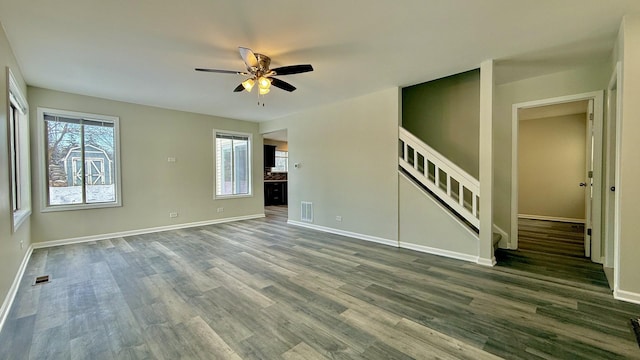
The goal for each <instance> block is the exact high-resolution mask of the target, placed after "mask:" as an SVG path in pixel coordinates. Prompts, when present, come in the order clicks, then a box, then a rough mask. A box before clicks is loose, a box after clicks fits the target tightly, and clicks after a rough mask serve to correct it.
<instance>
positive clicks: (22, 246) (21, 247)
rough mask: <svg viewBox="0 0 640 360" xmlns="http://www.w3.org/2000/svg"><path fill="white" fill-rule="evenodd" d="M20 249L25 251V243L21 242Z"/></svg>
mask: <svg viewBox="0 0 640 360" xmlns="http://www.w3.org/2000/svg"><path fill="white" fill-rule="evenodd" d="M20 249H24V241H23V240H20Z"/></svg>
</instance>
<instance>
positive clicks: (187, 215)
mask: <svg viewBox="0 0 640 360" xmlns="http://www.w3.org/2000/svg"><path fill="white" fill-rule="evenodd" d="M28 98H29V104H30V106H31V114H30V120H31V133H32V139H36V138H37V136H36V135H37V131H38V126H37V108H38V107H47V108H54V109H63V110H73V111H79V112H86V113H95V114H104V115H113V116H118V117H120V147H121V162H122V164H121V166H122V167H121V171H122V207H116V208H104V209H91V210H75V211H57V212H41V211H40V208H41V184H42V182H43V181H45V180H44V179H43V177H42V174H43V172H42V171H41V169H39V168H38V166H37V165H36V164H38V162H37V158H36V157H37V156H38V154H39V151H41V149H40V148H39V147H38V146H37V142H36V141H33V142H32V149H31V153H32V157H33V159H32V163H33V164H34V167H33V170H32V174H33V190H34V192H33V199H34V207H33V209H34V213H33V216H32V223H31V226H32V237H33V240H34V242H42V241H49V240H64V239H70V238H77V237H84V236H90V235H100V234H109V233H114V232H122V231H130V230H140V229H147V228H153V227H160V226H169V225H178V224H186V223H192V222H200V221H208V220H214V219H219V218H227V217H237V216H245V215H255V214H262V213H263V204H264V200H263V186H262V178H263V176H262V162H263V156H262V135H260V134H258V124H256V123H252V122H246V121H238V120H231V119H224V118H218V117H213V116H206V115H199V114H194V113H186V112H180V111H173V110H166V109H160V108H154V107H149V106H142V105H135V104H129V103H123V102H118V101H111V100H105V99H99V98H94V97H88V96H81V95H74V94H69V93H63V92H58V91H52V90H45V89H41V88H35V87H29V95H28ZM214 128H215V129H222V130H232V131H240V132H247V133H251V134H253V152H252V155H253V159H252V160H253V161H252V165H253V195H254V196H253V197H247V198H241V199H228V200H213V194H214V182H213V181H214V156H213V129H214ZM168 157H175V158H176V162H175V163H169V162H168V161H167V158H168ZM219 207H223V208H224V212H221V213H219V212H217V208H219ZM169 212H178V214H179V215H178V217H177V218H169Z"/></svg>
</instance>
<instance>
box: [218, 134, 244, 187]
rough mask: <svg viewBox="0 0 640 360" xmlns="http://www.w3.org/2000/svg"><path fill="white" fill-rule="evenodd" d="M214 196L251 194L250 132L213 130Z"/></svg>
mask: <svg viewBox="0 0 640 360" xmlns="http://www.w3.org/2000/svg"><path fill="white" fill-rule="evenodd" d="M214 142H215V146H214V149H215V159H216V164H215V165H216V179H215V182H216V184H215V188H216V198H223V197H233V196H249V195H251V134H243V133H236V132H225V131H216V130H214Z"/></svg>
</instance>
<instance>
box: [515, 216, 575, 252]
mask: <svg viewBox="0 0 640 360" xmlns="http://www.w3.org/2000/svg"><path fill="white" fill-rule="evenodd" d="M518 248H519V249H520V250H529V251H536V252H541V253H545V254H554V255H563V256H573V257H577V258H584V224H576V223H567V222H559V221H547V220H534V219H519V220H518Z"/></svg>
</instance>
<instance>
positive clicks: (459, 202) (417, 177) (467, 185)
mask: <svg viewBox="0 0 640 360" xmlns="http://www.w3.org/2000/svg"><path fill="white" fill-rule="evenodd" d="M398 133H399V154H398V155H399V157H398V164H399V168H400V171H401V173H403V174H404V175H406V177H407V178H409V179H410V180H411V181H412V182H413V183H414V185H416V186H418V187H420V188H421V189H422V190H423V192H425V193H427V194H430V196H431V198H432V199H433V200H435V201H437V202H438V203H439V204H440V205H441V207H442V208H444V209H447V210H448V212H449V213H450V215H453V216H454V217H456V218H457V219H458V222H459V223H460V224H461V226H464V227H466V228H468V229H470V230H471V231H473V233H474V234H475V235H474V237H475V238H476V240H477V239H478V233H479V228H480V206H479V204H480V182H479V181H478V180H477V179H476V178H474V177H473V176H471V175H470V174H469V173H467V172H466V171H464V170H463V169H462V168H460V167H459V166H457V165H456V164H454V163H453V162H451V161H450V160H449V159H447V158H446V157H444V156H443V155H442V154H440V153H439V152H438V151H436V150H435V149H433V148H431V147H430V146H429V145H427V144H425V143H424V142H423V141H422V140H420V139H418V138H417V137H416V136H415V135H413V134H411V133H410V132H408V131H407V130H405V129H404V128H402V127H399V129H398ZM447 210H444V211H447ZM500 240H501V235H500V234H499V233H495V232H494V233H493V248H494V249H496V248H497V244H498V242H499V241H500Z"/></svg>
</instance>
